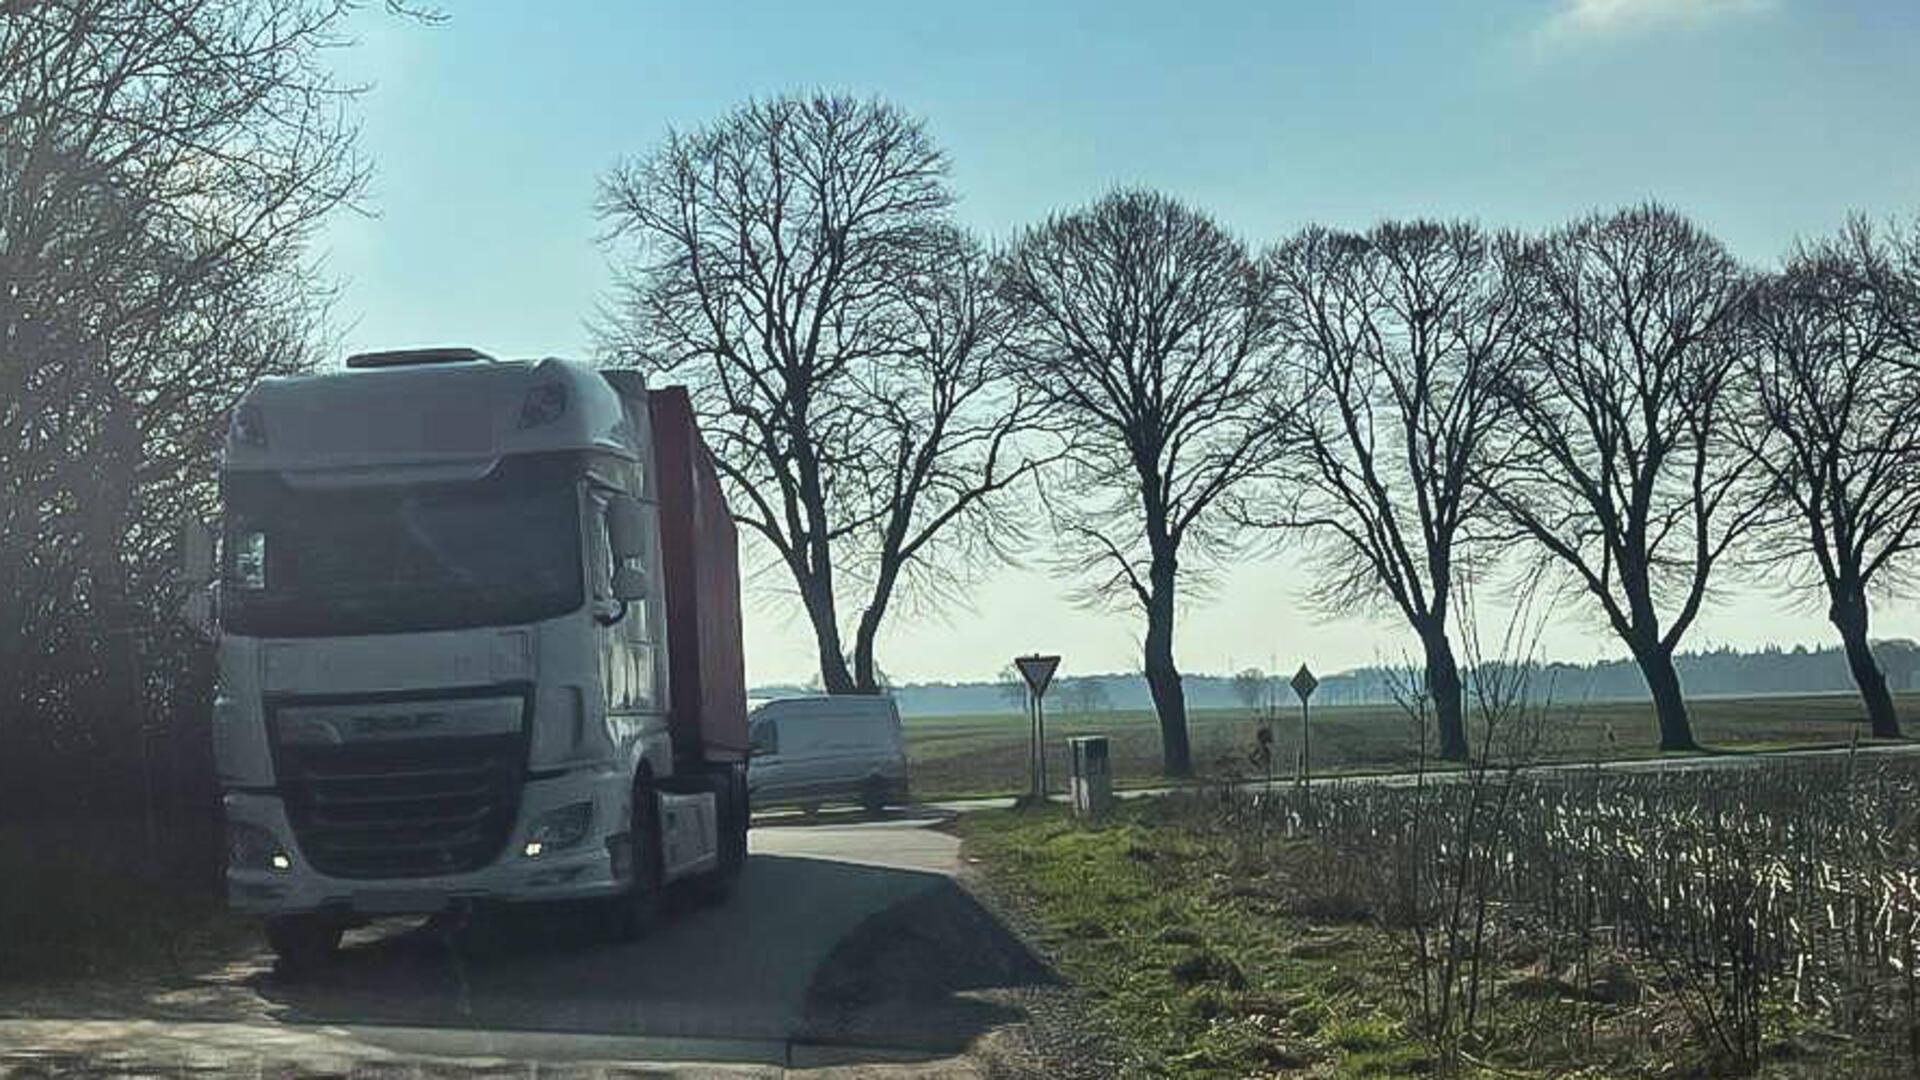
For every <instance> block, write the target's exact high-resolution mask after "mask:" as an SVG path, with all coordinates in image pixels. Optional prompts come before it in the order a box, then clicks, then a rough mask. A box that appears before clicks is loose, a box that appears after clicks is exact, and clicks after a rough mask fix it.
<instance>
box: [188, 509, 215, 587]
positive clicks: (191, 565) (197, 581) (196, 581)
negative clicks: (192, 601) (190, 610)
mask: <svg viewBox="0 0 1920 1080" xmlns="http://www.w3.org/2000/svg"><path fill="white" fill-rule="evenodd" d="M213 563H214V557H213V526H211V525H208V524H207V523H206V522H204V521H201V520H200V519H199V518H196V517H189V518H186V519H185V520H183V521H182V522H181V523H180V585H181V587H182V588H183V589H188V590H194V589H204V588H206V587H207V586H208V585H211V584H213V581H214V577H215V576H216V575H215V572H214V565H213Z"/></svg>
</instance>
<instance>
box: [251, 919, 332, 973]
mask: <svg viewBox="0 0 1920 1080" xmlns="http://www.w3.org/2000/svg"><path fill="white" fill-rule="evenodd" d="M345 930H346V927H345V926H344V925H343V924H342V923H341V922H340V920H338V919H333V918H329V917H327V916H325V915H275V916H273V917H272V918H269V919H268V920H267V945H268V946H269V947H271V948H272V949H273V952H274V955H275V956H277V957H279V958H280V966H281V967H283V968H285V969H287V970H289V971H312V970H313V969H315V968H318V967H322V966H324V965H326V964H327V963H328V962H329V961H331V960H332V959H333V958H334V956H335V955H336V954H337V953H339V951H340V935H341V934H342V933H344V932H345Z"/></svg>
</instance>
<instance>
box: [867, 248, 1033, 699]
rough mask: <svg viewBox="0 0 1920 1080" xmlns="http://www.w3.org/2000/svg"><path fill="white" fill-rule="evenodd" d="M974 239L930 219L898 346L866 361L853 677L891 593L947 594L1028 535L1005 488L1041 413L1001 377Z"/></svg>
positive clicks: (998, 322)
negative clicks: (860, 592) (862, 592)
mask: <svg viewBox="0 0 1920 1080" xmlns="http://www.w3.org/2000/svg"><path fill="white" fill-rule="evenodd" d="M987 273H988V262H987V258H986V255H985V253H984V252H983V251H982V250H981V248H980V246H979V244H978V243H977V242H975V241H974V240H973V239H972V238H971V237H969V236H967V235H965V234H964V233H961V232H959V231H958V230H955V229H951V228H948V229H940V230H936V231H935V232H934V234H933V235H932V236H931V237H930V238H929V242H928V245H927V247H926V249H925V251H924V252H923V253H922V256H921V261H920V264H919V266H918V268H917V269H916V270H915V271H914V272H913V273H911V274H907V275H905V276H904V277H903V278H902V280H901V282H900V284H901V285H902V289H901V293H900V300H901V305H900V311H899V313H898V317H899V318H900V319H901V324H900V329H899V342H898V352H897V353H896V354H895V355H893V356H890V357H885V358H882V359H880V360H877V361H874V362H872V363H869V364H868V365H866V371H865V373H864V375H863V376H862V377H861V379H860V382H861V392H862V396H863V400H864V402H865V404H864V406H863V407H862V412H863V413H864V414H865V415H866V417H867V419H868V422H867V423H866V424H864V425H863V431H864V433H865V434H864V440H863V443H862V445H861V447H860V452H859V454H858V457H857V460H860V461H862V462H863V464H864V466H865V467H863V468H862V469H860V470H859V472H858V478H859V480H860V482H861V483H862V484H863V486H864V496H865V500H866V505H864V506H857V507H856V512H857V513H858V515H859V517H860V518H861V519H862V520H865V521H867V522H869V523H870V524H869V526H868V529H867V530H866V531H865V533H863V534H856V538H857V539H859V540H861V542H860V543H859V544H857V545H854V546H853V550H852V551H850V552H849V553H848V554H849V556H850V558H851V559H852V560H853V566H854V567H855V568H856V570H857V571H859V572H860V573H861V576H862V578H863V580H864V581H865V583H866V584H867V602H866V606H865V607H864V608H863V609H862V610H861V612H860V616H859V621H858V622H857V624H856V626H855V632H854V647H853V675H854V683H855V686H856V687H857V688H859V689H863V690H864V689H870V688H872V687H874V686H875V685H877V684H876V682H875V670H876V669H875V667H874V651H875V643H876V639H877V638H878V636H879V633H880V628H881V625H882V622H883V620H884V619H885V617H886V614H887V611H888V610H889V604H890V603H891V602H892V601H893V599H894V597H895V596H896V595H898V594H900V593H901V592H902V591H903V589H904V590H905V591H906V594H907V596H908V597H909V598H917V599H922V600H941V601H958V600H960V598H958V597H956V596H955V595H954V592H955V590H956V589H957V588H959V587H962V586H964V585H966V584H968V583H969V581H970V580H971V578H972V575H973V573H974V572H977V571H979V570H981V569H984V568H986V567H991V566H995V565H999V564H1001V563H1004V562H1006V561H1009V560H1010V559H1012V558H1013V556H1014V555H1015V554H1016V552H1017V551H1018V549H1019V548H1020V546H1021V545H1022V544H1023V543H1024V541H1025V539H1026V537H1027V528H1026V524H1025V520H1024V518H1023V517H1021V516H1019V515H1016V514H1013V513H1010V512H1009V511H1010V509H1011V507H1009V506H1008V504H1007V500H1005V499H1004V498H1001V497H1000V496H1001V495H1002V493H1003V492H1005V491H1006V490H1007V489H1008V488H1010V487H1012V486H1013V485H1014V484H1015V483H1017V482H1018V481H1020V480H1021V479H1022V478H1023V477H1027V476H1029V475H1031V474H1032V473H1033V472H1034V470H1036V469H1037V468H1039V467H1040V465H1041V464H1042V463H1043V462H1044V461H1046V460H1047V459H1046V458H1045V457H1042V456H1036V455H1035V454H1034V453H1033V452H1032V449H1031V444H1030V442H1029V440H1027V439H1026V438H1024V436H1026V435H1027V434H1029V433H1030V432H1033V431H1036V430H1037V429H1038V428H1039V426H1040V425H1041V422H1042V417H1041V414H1040V413H1041V410H1040V404H1041V403H1040V400H1039V397H1038V395H1037V394H1035V393H1034V392H1033V390H1032V389H1031V388H1030V387H1027V386H1024V385H1021V384H1019V383H1017V382H1015V381H1014V380H1012V379H1010V378H1008V377H1007V374H1008V373H1007V369H1006V358H1005V355H1004V353H1003V351H1002V342H1003V339H1004V336H1005V333H1006V319H1005V317H1004V311H1003V310H1002V308H1001V307H1000V305H999V304H998V303H997V302H996V301H995V299H994V297H993V295H992V289H991V285H990V283H989V281H988V279H987Z"/></svg>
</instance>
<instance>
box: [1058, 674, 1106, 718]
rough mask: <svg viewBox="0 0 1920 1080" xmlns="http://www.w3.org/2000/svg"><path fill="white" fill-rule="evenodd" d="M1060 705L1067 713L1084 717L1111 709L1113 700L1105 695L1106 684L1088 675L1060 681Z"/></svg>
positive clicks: (1096, 677)
mask: <svg viewBox="0 0 1920 1080" xmlns="http://www.w3.org/2000/svg"><path fill="white" fill-rule="evenodd" d="M1060 705H1061V707H1062V708H1063V709H1065V710H1066V711H1067V712H1069V713H1078V714H1079V715H1081V716H1086V715H1089V714H1092V713H1097V712H1106V711H1107V710H1108V709H1111V708H1113V699H1112V697H1110V696H1109V695H1108V694H1107V684H1106V683H1104V682H1102V681H1101V680H1100V678H1099V677H1098V676H1094V675H1089V676H1083V677H1081V678H1078V679H1066V680H1063V681H1062V683H1061V685H1060Z"/></svg>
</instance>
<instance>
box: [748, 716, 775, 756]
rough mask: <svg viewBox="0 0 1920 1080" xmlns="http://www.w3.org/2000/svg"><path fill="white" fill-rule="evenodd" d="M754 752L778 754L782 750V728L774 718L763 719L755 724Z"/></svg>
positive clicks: (753, 735)
mask: <svg viewBox="0 0 1920 1080" xmlns="http://www.w3.org/2000/svg"><path fill="white" fill-rule="evenodd" d="M752 739H753V752H754V753H756V754H777V753H779V752H780V728H779V725H778V724H777V723H775V722H774V721H772V720H762V721H760V722H759V723H757V724H755V725H753V731H752Z"/></svg>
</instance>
